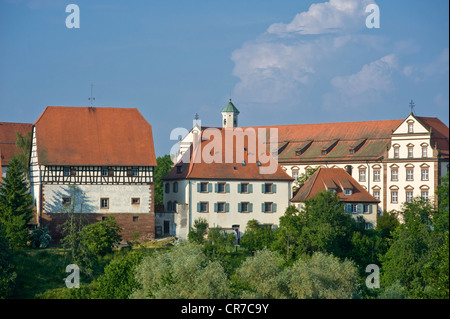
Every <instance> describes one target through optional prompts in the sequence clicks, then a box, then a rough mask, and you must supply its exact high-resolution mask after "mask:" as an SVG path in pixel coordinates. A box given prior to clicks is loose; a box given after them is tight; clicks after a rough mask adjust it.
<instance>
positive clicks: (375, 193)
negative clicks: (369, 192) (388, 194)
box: [373, 190, 380, 200]
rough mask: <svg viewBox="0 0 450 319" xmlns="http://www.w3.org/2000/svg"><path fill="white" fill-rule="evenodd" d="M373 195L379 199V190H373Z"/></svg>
mask: <svg viewBox="0 0 450 319" xmlns="http://www.w3.org/2000/svg"><path fill="white" fill-rule="evenodd" d="M373 197H375V198H376V199H378V200H380V191H378V190H377V191H373Z"/></svg>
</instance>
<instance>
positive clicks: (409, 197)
mask: <svg viewBox="0 0 450 319" xmlns="http://www.w3.org/2000/svg"><path fill="white" fill-rule="evenodd" d="M412 200H413V191H412V190H407V191H406V201H407V202H408V203H411V202H412Z"/></svg>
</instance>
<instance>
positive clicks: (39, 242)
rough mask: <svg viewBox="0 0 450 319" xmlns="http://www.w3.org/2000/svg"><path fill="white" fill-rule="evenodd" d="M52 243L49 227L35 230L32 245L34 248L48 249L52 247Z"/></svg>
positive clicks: (32, 235)
mask: <svg viewBox="0 0 450 319" xmlns="http://www.w3.org/2000/svg"><path fill="white" fill-rule="evenodd" d="M51 242H52V237H51V236H50V231H49V229H48V227H47V225H46V226H44V227H37V228H35V229H33V232H32V234H31V243H30V246H31V247H32V248H41V249H42V248H47V247H49V246H50V243H51Z"/></svg>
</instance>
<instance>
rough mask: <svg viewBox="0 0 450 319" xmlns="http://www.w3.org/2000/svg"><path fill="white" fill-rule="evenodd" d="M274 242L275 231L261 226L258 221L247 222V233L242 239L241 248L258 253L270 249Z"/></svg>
mask: <svg viewBox="0 0 450 319" xmlns="http://www.w3.org/2000/svg"><path fill="white" fill-rule="evenodd" d="M273 240H274V234H273V231H272V230H271V229H270V228H268V227H265V226H264V225H260V224H259V223H258V221H257V220H256V219H252V220H249V221H248V222H247V226H246V228H245V233H244V235H243V236H242V238H241V246H242V247H244V248H246V249H248V250H249V251H257V250H261V249H264V248H269V247H270V246H271V245H272V242H273Z"/></svg>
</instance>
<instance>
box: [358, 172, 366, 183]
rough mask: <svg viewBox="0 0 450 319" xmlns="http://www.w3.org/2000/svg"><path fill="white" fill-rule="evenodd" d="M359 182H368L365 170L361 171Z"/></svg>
mask: <svg viewBox="0 0 450 319" xmlns="http://www.w3.org/2000/svg"><path fill="white" fill-rule="evenodd" d="M359 181H360V182H365V181H366V170H365V169H360V170H359Z"/></svg>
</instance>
